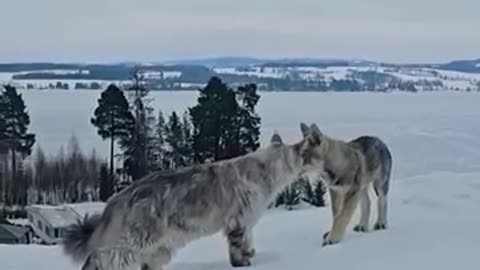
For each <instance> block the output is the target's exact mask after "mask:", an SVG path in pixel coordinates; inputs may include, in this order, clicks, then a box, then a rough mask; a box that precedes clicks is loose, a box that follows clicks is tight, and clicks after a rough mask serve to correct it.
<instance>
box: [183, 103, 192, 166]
mask: <svg viewBox="0 0 480 270" xmlns="http://www.w3.org/2000/svg"><path fill="white" fill-rule="evenodd" d="M182 128H183V141H184V142H183V158H184V160H185V163H186V165H192V164H193V134H192V122H191V121H190V114H189V113H188V111H186V112H184V113H183V120H182Z"/></svg>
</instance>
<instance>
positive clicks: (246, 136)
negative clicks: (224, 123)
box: [236, 84, 261, 155]
mask: <svg viewBox="0 0 480 270" xmlns="http://www.w3.org/2000/svg"><path fill="white" fill-rule="evenodd" d="M236 93H237V99H238V100H239V102H240V106H239V112H238V120H239V123H238V126H237V131H238V137H239V138H238V142H239V145H240V147H239V148H240V153H239V154H240V155H244V154H247V153H249V152H253V151H255V150H257V149H258V148H259V147H260V143H259V138H260V122H261V119H260V117H259V116H258V114H257V113H256V112H255V106H257V104H258V101H259V100H260V96H259V95H258V94H257V86H256V85H255V84H247V85H245V86H241V87H239V88H238V89H237V91H236Z"/></svg>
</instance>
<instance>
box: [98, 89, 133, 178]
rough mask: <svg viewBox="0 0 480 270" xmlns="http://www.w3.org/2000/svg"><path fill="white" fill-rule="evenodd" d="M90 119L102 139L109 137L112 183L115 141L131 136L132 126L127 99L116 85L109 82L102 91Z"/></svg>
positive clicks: (131, 116)
mask: <svg viewBox="0 0 480 270" xmlns="http://www.w3.org/2000/svg"><path fill="white" fill-rule="evenodd" d="M90 121H91V123H92V124H93V125H94V126H95V127H97V131H98V135H100V136H101V137H102V139H110V177H111V180H110V181H112V183H113V179H114V151H115V150H114V147H115V141H117V140H122V139H123V140H126V139H128V138H129V137H131V131H132V130H133V128H134V117H133V115H132V113H131V112H130V109H129V106H128V101H127V99H126V98H125V96H124V94H123V92H122V91H121V90H120V89H119V88H118V87H116V86H115V85H113V84H111V85H109V86H108V88H107V89H106V90H105V91H103V92H102V94H101V97H100V99H99V100H98V106H97V108H96V109H95V112H94V117H93V118H92V119H91V120H90Z"/></svg>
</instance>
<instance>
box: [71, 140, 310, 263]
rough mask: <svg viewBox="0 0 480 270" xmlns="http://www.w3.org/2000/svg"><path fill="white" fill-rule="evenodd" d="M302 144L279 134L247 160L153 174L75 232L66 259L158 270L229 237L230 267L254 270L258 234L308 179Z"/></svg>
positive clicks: (111, 202) (112, 200)
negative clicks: (198, 244) (281, 196)
mask: <svg viewBox="0 0 480 270" xmlns="http://www.w3.org/2000/svg"><path fill="white" fill-rule="evenodd" d="M301 144H303V143H297V144H295V145H287V144H284V143H283V142H282V140H281V138H280V136H279V135H277V134H275V135H274V136H273V137H272V139H271V145H269V146H268V147H266V148H263V149H260V150H257V151H256V152H253V153H250V154H247V155H244V156H241V157H237V158H233V159H230V160H226V161H220V162H214V163H208V164H203V165H195V166H191V167H186V168H181V169H177V170H171V171H161V172H154V173H151V174H150V175H148V176H146V177H144V178H143V179H140V180H139V181H137V182H134V183H133V184H132V185H130V186H129V187H127V188H126V189H124V190H123V191H121V192H119V193H118V194H116V195H114V196H113V197H112V198H111V199H110V200H109V201H108V202H107V206H106V208H105V210H104V212H103V213H102V214H101V215H100V216H93V217H87V218H85V219H84V220H83V221H81V222H79V223H78V224H77V225H75V226H73V227H71V229H70V230H69V231H68V233H67V235H66V236H65V238H64V242H63V246H64V251H65V252H66V254H68V255H69V256H71V257H72V258H73V259H74V260H75V261H77V262H78V263H80V262H83V267H82V269H84V270H107V269H115V270H121V269H136V268H138V267H140V266H141V268H142V269H150V270H154V269H156V270H160V269H163V267H164V266H165V265H167V264H168V263H169V262H170V260H171V258H172V256H173V255H174V253H175V251H176V250H178V249H179V248H182V247H183V246H185V245H187V244H188V243H189V242H191V241H193V240H195V239H198V238H200V237H204V236H208V235H212V234H215V233H217V232H220V231H223V233H224V234H225V236H226V238H227V241H228V243H229V256H230V258H229V260H230V264H231V265H232V266H234V267H237V266H249V265H251V261H250V259H251V258H252V257H253V256H254V254H255V249H254V247H253V241H252V240H253V239H252V237H253V236H252V229H253V227H254V226H255V224H256V223H257V221H258V219H259V218H260V216H261V215H262V212H263V211H264V210H265V209H266V208H267V207H268V204H269V203H270V202H271V201H272V200H273V199H274V198H275V196H276V195H277V194H278V193H279V192H281V191H282V190H283V189H284V188H285V187H286V186H288V185H289V184H290V183H291V182H292V181H293V180H294V179H295V178H296V176H298V175H299V174H300V173H303V172H304V171H305V169H304V166H303V165H302V159H301V157H300V152H299V150H300V148H299V145H301ZM314 169H316V168H314Z"/></svg>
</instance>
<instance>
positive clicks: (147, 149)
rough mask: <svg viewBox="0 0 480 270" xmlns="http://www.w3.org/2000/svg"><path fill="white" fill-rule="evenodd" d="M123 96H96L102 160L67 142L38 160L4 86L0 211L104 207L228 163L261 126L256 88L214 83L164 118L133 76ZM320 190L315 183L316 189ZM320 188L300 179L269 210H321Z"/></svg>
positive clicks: (24, 119) (21, 107)
mask: <svg viewBox="0 0 480 270" xmlns="http://www.w3.org/2000/svg"><path fill="white" fill-rule="evenodd" d="M131 81H132V83H131V84H130V85H129V86H128V87H126V88H125V89H121V88H119V87H118V86H116V85H115V84H111V85H109V86H108V87H107V88H106V89H105V90H104V91H103V92H102V93H101V94H100V96H99V99H98V101H97V107H96V109H95V110H94V111H93V112H92V117H91V119H90V121H91V124H92V125H94V126H95V127H96V128H97V133H98V135H99V136H100V137H101V138H102V139H104V140H105V141H106V142H108V143H109V146H110V151H109V153H108V154H107V153H102V155H101V156H102V157H107V158H105V159H102V158H99V155H98V154H97V153H96V152H95V150H92V151H91V152H89V153H85V152H83V151H82V149H81V146H80V143H79V141H78V140H77V138H76V137H75V136H72V137H71V139H70V141H69V142H68V144H67V147H66V149H65V148H64V147H61V148H60V150H59V152H58V153H57V154H55V155H45V153H44V152H43V150H42V148H41V147H40V146H38V145H37V147H36V151H35V153H33V154H32V149H33V146H34V145H35V135H34V134H32V133H29V131H28V126H29V124H30V118H29V115H28V111H27V110H26V106H25V104H24V102H23V99H22V96H21V95H20V94H19V93H17V91H16V89H15V88H14V87H11V86H5V87H4V89H3V91H2V92H1V95H0V102H1V103H0V105H1V106H0V108H1V109H0V181H1V183H2V185H1V186H0V192H1V193H0V194H1V195H2V196H1V197H0V205H1V206H2V207H3V209H6V208H8V207H10V206H24V205H27V204H32V203H45V204H59V203H75V202H82V201H97V200H102V201H106V200H108V198H109V197H110V196H112V195H113V194H114V193H115V192H118V191H119V190H121V189H122V188H124V187H125V186H128V185H129V184H130V183H132V182H133V181H136V180H138V179H141V178H142V177H143V176H145V175H147V174H148V173H150V172H152V171H157V170H168V169H175V168H180V167H185V166H190V165H193V164H199V163H205V162H212V161H219V160H223V159H228V158H233V157H237V156H240V155H244V154H246V153H249V152H252V151H255V150H257V149H258V148H259V147H260V143H259V137H260V125H261V118H260V116H259V115H258V114H257V112H256V106H257V104H258V102H259V100H260V96H259V94H258V91H257V85H256V84H253V83H248V84H244V85H241V86H238V87H236V88H231V87H229V86H228V85H227V84H226V83H224V82H223V81H222V80H221V79H220V78H218V77H212V78H210V80H209V81H208V84H207V85H206V86H205V87H204V88H202V89H199V96H198V99H197V104H196V105H194V106H192V107H190V108H187V110H185V111H184V112H176V111H173V112H170V113H169V114H167V115H164V113H163V112H162V110H161V108H153V107H152V106H151V105H150V102H151V98H150V97H149V92H150V90H149V88H148V84H146V83H145V80H144V77H143V75H142V72H140V71H136V72H134V74H133V76H132V78H131ZM317 183H320V182H317ZM323 193H324V190H323V186H321V184H314V185H312V184H310V181H308V179H307V180H306V179H304V178H300V179H299V180H298V181H297V182H296V183H295V184H293V185H292V186H291V187H289V188H288V189H287V190H286V191H285V192H284V193H282V194H281V195H280V196H279V198H278V199H277V201H276V202H275V203H274V205H276V206H280V205H287V206H289V207H291V206H293V205H295V204H298V203H299V202H301V201H302V200H303V201H305V202H307V203H309V204H312V205H315V206H323V205H324V203H323Z"/></svg>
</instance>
